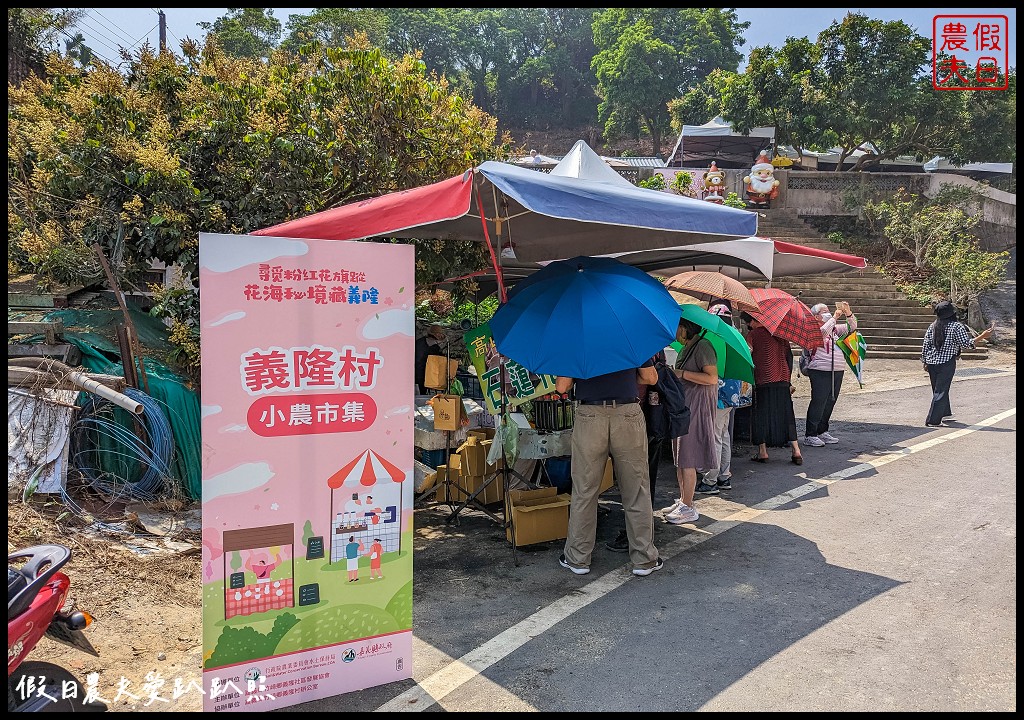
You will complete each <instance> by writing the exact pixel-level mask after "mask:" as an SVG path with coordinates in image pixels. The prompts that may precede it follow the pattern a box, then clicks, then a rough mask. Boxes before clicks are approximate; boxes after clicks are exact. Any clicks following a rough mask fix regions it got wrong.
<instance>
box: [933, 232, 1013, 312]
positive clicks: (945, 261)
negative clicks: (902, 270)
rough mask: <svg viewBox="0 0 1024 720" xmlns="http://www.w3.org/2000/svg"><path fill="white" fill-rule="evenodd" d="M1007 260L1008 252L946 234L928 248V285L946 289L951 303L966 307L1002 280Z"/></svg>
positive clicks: (972, 239) (939, 289)
mask: <svg viewBox="0 0 1024 720" xmlns="http://www.w3.org/2000/svg"><path fill="white" fill-rule="evenodd" d="M1009 261H1010V253H1008V252H1000V253H992V252H985V251H984V250H982V248H981V246H980V245H979V244H978V242H977V240H976V239H975V238H966V237H948V238H946V239H943V240H940V241H938V242H936V243H935V244H934V245H932V247H931V248H930V249H929V251H928V264H929V266H931V268H932V269H934V270H935V274H934V275H933V276H932V278H931V281H930V285H931V286H932V287H934V288H935V289H936V290H938V291H941V292H943V293H948V297H949V299H950V300H951V301H952V302H953V303H954V304H956V305H959V306H960V307H968V306H969V305H970V303H971V301H973V300H977V298H978V295H979V294H980V293H982V292H983V291H985V290H991V289H992V288H994V287H995V286H996V285H998V284H999V283H1000V282H1002V280H1003V279H1004V278H1005V277H1006V267H1007V265H1008V264H1009Z"/></svg>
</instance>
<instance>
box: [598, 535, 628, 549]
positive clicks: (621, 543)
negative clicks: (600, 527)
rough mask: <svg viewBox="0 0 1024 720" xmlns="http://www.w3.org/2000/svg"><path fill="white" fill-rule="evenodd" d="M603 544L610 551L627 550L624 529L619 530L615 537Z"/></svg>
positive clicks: (626, 538)
mask: <svg viewBox="0 0 1024 720" xmlns="http://www.w3.org/2000/svg"><path fill="white" fill-rule="evenodd" d="M604 546H605V547H606V548H608V549H609V550H611V551H612V552H629V537H628V536H627V535H626V531H625V530H621V531H619V534H618V535H616V536H615V539H614V540H611V541H609V542H606V543H605V544H604Z"/></svg>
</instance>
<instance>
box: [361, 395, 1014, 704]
mask: <svg viewBox="0 0 1024 720" xmlns="http://www.w3.org/2000/svg"><path fill="white" fill-rule="evenodd" d="M1016 413H1017V408H1010V409H1009V410H1006V411H1004V412H1001V413H998V414H997V415H993V416H992V417H989V418H986V419H984V420H981V421H980V422H977V423H975V424H973V425H969V426H968V427H965V428H961V429H959V430H954V431H953V432H950V433H945V434H942V435H939V436H937V437H933V438H929V439H928V440H922V441H921V442H919V443H915V444H913V445H909V446H907V447H904V448H901V449H899V450H896V451H894V452H890V453H887V454H885V455H882V456H880V457H877V458H874V459H872V460H868V461H865V462H862V463H859V464H857V465H852V466H850V467H848V468H845V469H843V470H840V471H838V472H834V473H831V474H830V475H826V476H825V477H823V478H821V479H818V480H808V481H807V482H806V483H805V484H803V485H800V486H799V487H795V488H793V489H792V490H788V491H786V492H784V493H781V494H779V495H776V496H775V497H772V498H769V499H767V500H765V501H764V502H761V503H758V504H757V505H754V506H751V507H745V508H743V509H741V510H738V511H736V512H734V513H732V514H731V515H728V516H726V517H725V518H723V519H721V520H718V521H716V522H713V523H711V524H710V525H708V526H707V527H705V528H701V529H702V530H703V532H701V533H689V534H687V535H684V536H683V537H681V538H679V539H678V540H675V541H673V542H671V543H669V544H668V545H667V546H666V547H664V548H662V549H661V550H660V553H661V556H662V557H663V558H665V559H670V558H672V557H673V556H674V555H678V554H679V553H681V552H684V551H685V550H688V549H690V548H692V547H694V546H696V545H699V544H700V543H702V542H705V541H706V540H710V539H711V538H713V537H716V536H718V535H721V534H722V533H723V532H725V531H726V530H731V529H732V528H734V527H736V526H737V525H739V524H741V523H745V522H749V521H751V520H753V519H754V518H756V517H758V516H760V515H763V514H764V513H766V512H770V511H772V510H774V509H775V508H778V507H781V506H782V505H785V504H786V503H790V502H793V501H794V500H797V499H799V498H801V497H803V496H804V495H808V494H810V493H812V492H814V491H816V490H818V489H820V488H821V487H823V486H826V485H831V484H832V483H835V482H838V481H839V480H846V479H848V478H851V477H855V476H857V475H861V474H862V473H865V472H868V471H870V470H875V469H877V468H880V467H882V466H883V465H888V464H889V463H892V462H896V461H897V460H900V459H902V458H905V457H909V456H910V455H914V454H916V453H919V452H922V451H924V450H929V449H931V448H933V447H937V446H939V445H942V444H944V443H947V442H951V441H953V440H957V439H959V438H962V437H964V436H966V435H970V434H971V433H975V432H978V431H979V430H983V429H985V428H987V427H990V426H992V425H995V424H997V423H1000V422H1002V421H1003V420H1005V419H1007V418H1009V417H1012V416H1013V415H1015V414H1016ZM634 577H635V576H634V575H633V574H632V572H631V571H630V568H629V566H628V565H624V566H622V567H619V568H616V569H615V570H612V571H610V572H607V573H605V574H604V575H602V576H601V577H599V578H596V579H595V580H593V581H592V582H590V583H588V584H586V585H584V586H583V587H581V588H579V589H577V590H574V591H573V592H572V593H571V594H569V595H566V596H564V597H562V598H559V599H558V600H556V601H554V602H553V603H551V604H550V605H548V606H547V607H544V608H541V609H540V610H538V611H537V612H535V613H534V614H533V615H531V616H529V617H528V618H526V619H524V620H522V621H520V622H519V623H517V624H515V625H513V626H512V627H510V628H509V629H508V630H505V631H504V632H502V633H499V634H498V635H496V636H495V637H493V638H492V639H490V640H488V641H487V642H485V643H484V644H483V645H481V646H480V647H478V648H476V649H475V650H471V651H470V652H468V653H466V654H465V655H463V656H462V657H461V658H458V659H457V660H453V661H452V662H451V664H450V665H448V666H446V667H444V668H442V669H441V670H438V671H437V672H435V673H433V674H431V675H430V676H428V677H426V678H424V679H423V680H421V681H420V682H419V683H418V684H417V685H416V686H415V687H412V688H409V689H408V690H406V691H405V692H403V693H402V694H400V695H398V696H397V697H395V698H393V699H391V700H389V701H388V702H386V703H384V704H383V705H381V706H380V707H379V708H377V710H376V712H403V711H404V712H409V711H415V712H419V711H422V710H427V709H429V708H430V707H431V706H432V705H433V704H434V703H439V704H440V703H441V701H442V700H443V699H444V697H445V696H447V695H448V694H449V693H451V692H454V691H455V690H457V689H458V688H460V687H461V686H463V685H465V684H466V683H467V682H469V681H470V680H472V679H474V678H476V677H477V676H478V675H480V673H482V672H484V671H485V670H487V669H488V668H489V667H491V666H492V665H494V664H496V663H498V662H499V661H501V660H503V659H504V658H506V657H508V655H510V654H511V653H513V652H514V651H516V650H518V649H519V648H521V647H522V646H523V645H525V644H526V643H528V642H530V641H531V640H533V639H534V638H535V637H537V636H538V635H541V634H542V633H544V632H545V631H546V630H548V629H549V628H551V627H552V626H553V625H555V624H556V623H558V622H561V621H562V620H564V619H565V618H567V617H569V616H570V615H572V614H573V613H575V612H576V611H577V610H581V609H583V608H585V607H586V606H587V605H590V604H591V603H592V602H594V601H595V600H599V599H601V598H602V597H604V596H605V595H607V594H608V593H610V592H612V591H613V590H615V589H617V588H618V587H620V586H621V585H623V584H624V583H626V582H628V581H629V580H632V579H634ZM637 579H639V578H637ZM517 709H523V708H521V707H520V708H517Z"/></svg>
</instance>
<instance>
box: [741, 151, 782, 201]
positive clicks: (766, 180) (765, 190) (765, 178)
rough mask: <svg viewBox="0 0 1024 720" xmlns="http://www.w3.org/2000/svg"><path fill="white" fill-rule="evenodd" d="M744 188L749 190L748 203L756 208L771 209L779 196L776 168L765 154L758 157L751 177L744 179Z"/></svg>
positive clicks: (751, 169) (751, 170)
mask: <svg viewBox="0 0 1024 720" xmlns="http://www.w3.org/2000/svg"><path fill="white" fill-rule="evenodd" d="M743 186H744V187H745V188H746V189H747V202H748V203H749V204H751V205H753V206H755V207H764V208H768V207H771V201H772V200H774V199H775V198H777V197H778V196H779V181H778V180H776V179H775V166H774V165H772V161H771V160H770V159H769V158H768V156H767V155H766V154H765V153H763V152H762V153H761V154H760V155H759V156H758V157H757V162H755V163H754V166H753V167H752V168H750V175H748V176H746V177H745V178H743Z"/></svg>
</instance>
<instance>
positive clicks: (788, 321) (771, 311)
mask: <svg viewBox="0 0 1024 720" xmlns="http://www.w3.org/2000/svg"><path fill="white" fill-rule="evenodd" d="M750 294H751V295H753V296H754V299H755V300H757V304H758V306H759V307H760V308H761V309H760V310H758V311H747V312H748V314H749V315H750V316H751V317H752V318H754V319H755V320H757V321H758V322H759V323H761V324H762V325H764V327H765V329H766V330H767V331H768V332H770V333H771V334H772V335H774V336H775V337H779V338H782V339H783V340H788V341H789V342H791V343H796V344H797V345H799V346H800V347H802V348H804V349H805V350H810V351H812V352H813V351H814V349H815V348H819V347H824V345H825V341H824V339H823V338H822V337H821V323H819V322H818V319H817V318H816V317H814V314H813V313H812V312H811V309H810V308H809V307H807V305H806V304H804V303H803V302H801V301H800V299H799V298H796V297H794V296H792V295H790V294H789V293H788V292H784V291H782V290H778V289H776V288H754V289H752V290H751V291H750Z"/></svg>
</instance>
